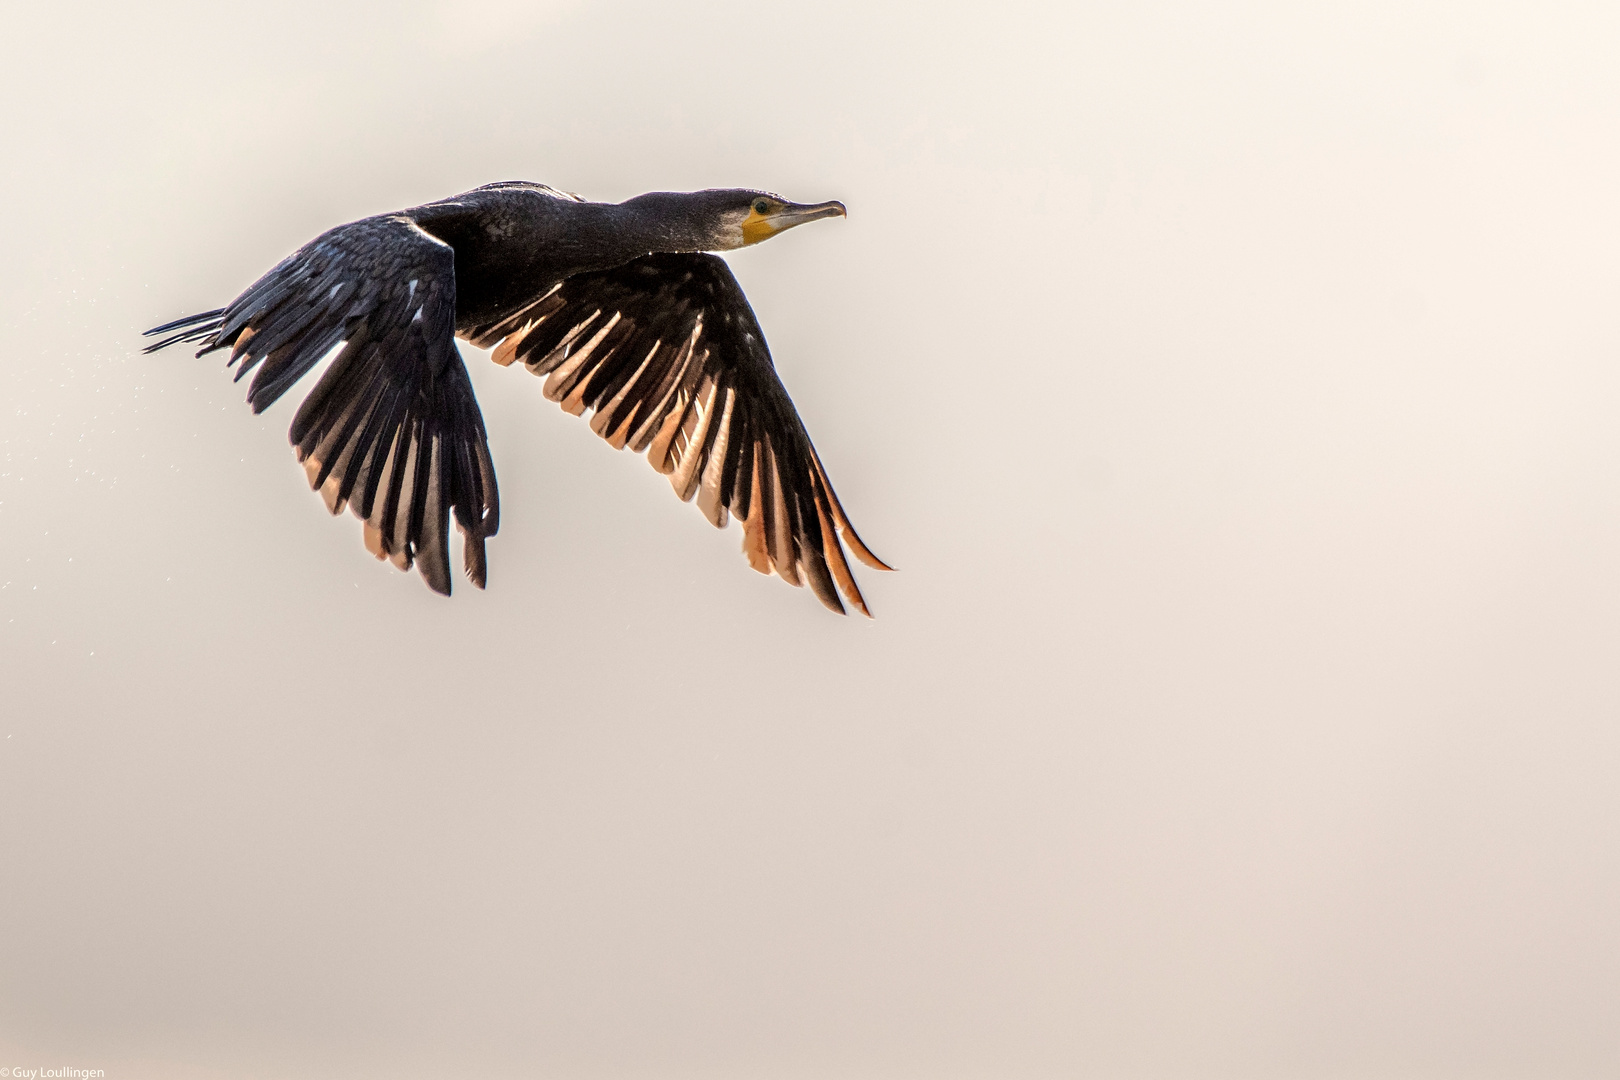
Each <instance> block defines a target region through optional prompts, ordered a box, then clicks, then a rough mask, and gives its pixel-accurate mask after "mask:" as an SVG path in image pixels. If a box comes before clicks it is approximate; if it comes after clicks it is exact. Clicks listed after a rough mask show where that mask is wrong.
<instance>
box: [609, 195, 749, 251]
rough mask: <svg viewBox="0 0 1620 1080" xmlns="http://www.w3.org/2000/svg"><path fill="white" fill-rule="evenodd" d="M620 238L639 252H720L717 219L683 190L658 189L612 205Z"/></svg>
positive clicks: (721, 246) (721, 245)
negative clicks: (715, 226)
mask: <svg viewBox="0 0 1620 1080" xmlns="http://www.w3.org/2000/svg"><path fill="white" fill-rule="evenodd" d="M611 211H612V213H613V216H614V220H615V224H616V225H617V229H616V230H615V231H616V232H617V236H618V239H619V240H620V241H622V242H623V243H624V244H626V245H628V247H629V248H633V249H634V254H635V255H645V254H647V253H648V252H651V251H657V252H668V253H671V254H673V253H677V252H692V251H718V250H721V249H722V248H723V247H724V246H725V245H724V244H723V243H722V242H721V241H720V240H719V239H718V238H717V237H715V236H714V235H713V222H712V220H711V218H710V215H708V214H707V213H705V212H703V209H702V207H700V206H698V205H697V204H696V203H694V202H693V201H692V200H691V199H690V198H688V197H687V196H686V195H685V194H684V193H682V192H672V191H656V192H651V193H649V194H646V195H637V196H636V197H635V198H633V199H626V200H625V201H624V202H622V203H617V204H612V205H611Z"/></svg>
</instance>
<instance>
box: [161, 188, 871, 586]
mask: <svg viewBox="0 0 1620 1080" xmlns="http://www.w3.org/2000/svg"><path fill="white" fill-rule="evenodd" d="M843 215H844V205H843V204H842V203H839V202H824V203H815V204H812V205H803V204H798V203H790V202H787V201H785V200H784V199H782V198H780V197H779V196H776V195H772V194H769V193H768V192H761V191H749V190H734V189H723V190H710V191H696V192H652V193H649V194H646V195H638V196H636V197H635V198H633V199H628V200H626V201H624V202H622V203H595V202H587V201H585V200H584V199H581V198H580V197H579V196H577V195H571V194H568V193H566V192H561V191H557V190H555V189H553V188H550V187H547V186H545V185H543V184H534V183H528V182H524V181H514V182H507V183H499V184H489V185H486V186H484V187H481V188H477V189H476V190H473V191H469V192H466V193H465V194H462V195H457V196H454V197H452V198H449V199H444V200H441V201H439V202H432V203H427V204H426V205H424V206H418V207H414V208H412V209H409V210H402V211H400V212H398V213H393V214H380V215H378V216H376V217H369V218H363V219H361V220H359V221H354V222H350V223H349V224H347V225H339V226H338V227H336V228H334V229H331V230H328V231H327V232H325V233H322V234H321V235H320V236H318V237H316V238H315V239H314V240H312V241H310V242H309V243H308V244H305V245H304V246H303V247H301V248H299V249H298V250H297V251H296V252H294V253H293V254H292V255H290V256H288V257H287V258H286V259H284V260H283V261H282V262H281V263H280V264H279V265H278V266H276V267H275V268H274V269H272V270H271V271H270V272H269V273H267V274H265V275H264V276H263V277H261V278H260V279H259V280H258V281H256V282H254V283H253V284H252V285H251V286H249V287H248V289H247V291H245V292H243V293H242V295H240V296H238V297H237V298H236V299H235V300H233V301H232V302H231V304H230V305H229V306H228V307H224V308H219V309H217V310H215V311H205V312H203V313H202V314H200V315H192V316H190V317H188V318H184V319H177V320H176V321H174V322H171V323H165V324H164V325H162V326H159V327H155V328H153V329H151V330H148V331H146V335H147V336H155V335H167V336H164V337H162V339H161V340H159V341H158V342H157V343H156V344H154V345H151V346H149V347H148V348H147V349H146V351H147V352H155V351H156V350H158V349H162V348H164V347H166V346H169V345H173V344H175V343H176V342H195V343H200V344H201V346H202V348H201V349H199V350H198V352H197V355H198V356H202V355H203V354H205V353H209V352H213V351H214V350H216V349H225V348H229V349H230V350H231V353H230V359H229V360H228V361H227V366H230V365H234V364H237V363H238V362H239V361H240V366H239V367H238V368H237V370H236V378H237V379H241V378H242V377H243V376H244V375H246V374H247V373H248V372H249V371H254V370H255V369H257V370H256V372H255V374H254V376H253V382H252V383H251V384H250V386H249V389H248V396H247V400H248V404H249V405H251V406H252V408H253V411H254V412H255V413H258V412H262V411H263V410H264V409H265V408H266V407H268V406H269V405H270V404H272V403H273V402H274V401H275V400H276V399H277V398H279V397H280V396H281V395H282V394H283V393H285V392H286V391H287V389H288V388H289V387H291V386H292V385H293V383H295V382H297V381H298V379H299V378H300V377H301V376H303V375H304V373H306V372H307V371H309V369H310V368H311V367H313V366H314V365H315V363H316V362H317V361H319V360H320V359H321V358H322V357H323V356H325V355H327V354H328V353H329V352H332V351H333V350H334V349H335V348H337V346H339V345H341V346H342V348H341V350H340V351H338V352H337V353H336V356H335V357H334V358H333V360H332V364H331V366H330V367H329V368H328V369H327V370H326V372H325V373H324V374H323V375H322V376H321V379H320V381H319V382H318V383H316V385H315V389H314V390H313V391H312V392H311V393H310V394H309V396H308V397H307V398H305V400H304V402H303V404H302V405H301V406H300V407H299V409H298V413H297V415H296V416H295V417H294V418H293V422H292V429H291V431H290V432H289V435H290V438H291V440H292V444H293V446H294V448H295V449H296V452H297V454H298V460H299V461H301V462H303V465H304V469H305V471H306V472H307V473H308V475H309V481H310V486H311V487H312V488H313V489H316V490H319V491H320V493H321V497H322V498H323V499H324V500H325V501H326V506H327V509H329V510H330V511H331V512H332V513H333V514H337V513H340V512H341V511H342V510H343V508H344V507H345V506H348V507H349V508H350V509H351V510H353V511H354V513H355V515H356V516H357V517H359V518H360V519H361V520H362V521H363V522H364V532H365V545H366V548H367V549H368V550H369V551H370V552H371V553H372V554H374V555H376V556H377V558H379V559H385V558H386V559H389V560H391V561H392V562H393V563H394V565H395V566H397V567H399V568H400V569H401V570H408V569H410V567H411V566H412V564H413V563H414V564H415V565H416V567H417V569H418V570H419V571H420V573H421V575H422V577H423V579H424V580H426V581H427V583H428V585H429V586H430V587H431V588H433V589H434V591H436V592H440V593H443V594H445V595H449V593H450V560H449V554H448V548H447V546H446V541H447V535H448V529H449V518H450V516H451V515H454V517H455V521H456V525H457V527H458V528H459V529H460V530H461V532H462V534H463V536H464V538H465V539H464V542H463V547H462V561H463V564H464V567H465V569H466V572H467V576H468V577H469V578H471V579H472V582H473V584H475V585H477V586H478V587H479V588H483V586H484V580H485V575H486V567H485V555H484V541H485V539H486V538H488V537H490V536H493V535H495V531H496V529H497V528H498V527H499V525H500V503H499V499H498V497H497V495H496V491H495V467H494V464H493V462H492V461H491V457H490V451H489V442H488V439H487V436H486V434H485V431H484V421H483V417H482V415H481V414H480V413H479V410H478V402H477V401H476V399H475V398H474V397H473V389H472V384H471V382H470V381H469V380H468V378H467V369H466V368H465V367H464V366H463V364H462V361H461V355H460V352H459V351H458V350H457V348H456V345H455V341H454V338H455V337H462V338H465V339H467V340H468V341H470V342H472V343H473V344H474V345H476V346H478V347H480V348H488V347H490V346H495V351H494V357H493V358H494V360H495V362H496V363H497V364H501V365H503V366H504V365H509V364H511V363H512V362H513V361H514V360H521V361H523V364H524V366H526V367H527V368H528V369H529V370H530V371H532V372H534V374H536V375H543V376H545V377H546V385H545V395H546V397H547V398H549V399H551V400H552V401H556V402H558V403H560V404H561V405H562V407H563V408H564V409H565V410H567V411H568V412H571V413H573V414H574V415H576V416H579V415H581V414H583V413H584V412H585V411H586V410H587V409H590V410H592V411H593V415H592V416H591V420H590V425H591V430H593V431H595V432H596V433H597V434H598V435H600V436H601V437H602V438H604V439H606V440H607V441H608V442H609V443H610V444H611V445H612V446H614V447H615V448H617V449H623V448H624V447H626V446H628V447H630V448H631V449H633V450H635V451H636V452H638V453H639V452H641V451H646V453H647V459H648V461H649V462H651V464H652V466H653V468H655V469H657V470H658V471H659V472H661V473H665V474H667V475H668V476H669V478H670V482H671V484H672V485H673V486H674V488H675V493H676V494H677V495H679V496H680V497H681V498H682V499H683V500H689V499H692V498H693V497H694V496H695V497H696V499H697V504H698V506H699V508H700V509H702V511H703V514H704V516H705V517H707V518H708V519H709V521H710V522H711V523H712V524H714V525H715V526H717V527H720V528H723V527H725V525H726V523H727V521H728V519H729V517H730V516H733V515H734V516H735V517H736V518H737V519H738V520H739V521H740V522H741V523H742V530H743V542H742V548H743V552H744V554H746V555H747V557H748V562H749V565H750V566H752V567H753V568H754V569H755V570H758V571H759V572H760V573H764V574H768V573H770V572H771V571H773V570H774V571H775V572H776V573H777V574H778V575H780V576H781V577H782V578H783V580H785V581H787V582H789V583H790V584H793V585H800V584H802V583H803V582H806V581H808V582H809V583H810V587H811V589H812V590H813V591H814V592H815V594H816V596H817V597H819V598H820V600H821V602H822V603H823V604H825V605H826V606H827V607H829V608H831V609H832V610H834V611H837V612H839V613H842V612H843V610H844V606H843V604H842V602H840V600H839V598H838V593H839V591H840V590H842V592H843V594H844V596H845V597H847V598H848V599H849V600H850V602H851V603H853V604H854V605H855V607H857V608H858V609H860V611H861V612H862V613H863V614H866V615H868V616H870V614H871V612H869V611H868V610H867V607H866V603H865V601H864V600H863V599H862V598H861V592H860V589H859V588H858V587H857V586H856V584H855V578H854V575H853V574H851V573H850V569H849V564H848V562H847V561H846V560H845V557H844V549H843V545H842V544H840V542H839V537H840V536H841V537H842V539H843V543H844V544H847V545H848V546H849V549H850V550H851V551H853V552H854V554H855V555H856V557H857V558H859V559H860V560H861V561H862V562H864V563H866V564H867V565H868V566H872V567H875V568H877V569H880V570H887V569H889V567H887V566H885V565H884V564H883V563H882V562H881V561H880V560H879V559H878V558H877V557H876V556H875V555H873V554H872V553H871V552H870V551H869V550H867V548H866V545H865V544H863V543H861V540H860V537H859V536H857V535H856V534H855V530H854V529H853V528H851V527H850V524H849V519H848V518H847V517H846V516H845V514H844V509H843V507H842V506H840V505H839V503H838V496H837V495H835V494H833V489H832V485H831V484H830V483H829V482H828V480H827V473H826V470H825V469H823V468H822V465H821V460H820V458H818V457H817V456H816V451H815V447H813V446H812V445H811V444H810V436H809V434H808V433H807V432H806V431H805V429H804V424H803V423H802V422H801V421H800V420H799V415H798V413H797V411H796V410H795V409H794V408H793V402H792V400H791V399H789V397H788V394H787V390H786V389H785V388H784V387H783V386H782V383H781V381H780V380H779V379H778V378H777V375H776V369H775V366H774V365H773V364H772V362H771V354H770V351H769V350H768V349H767V348H766V346H765V336H764V334H763V333H762V332H761V330H760V328H759V323H758V321H757V320H756V319H755V318H754V312H753V309H752V308H750V307H749V305H748V301H747V299H745V298H744V296H743V293H742V289H741V288H740V287H739V286H738V284H737V279H736V278H734V277H733V276H732V274H731V271H730V269H728V268H727V266H726V263H725V261H724V260H722V259H720V258H718V257H716V256H714V255H710V254H706V252H712V251H729V250H732V249H735V248H740V247H746V246H748V245H749V244H757V243H759V242H760V241H762V240H766V239H768V238H769V237H771V236H774V235H776V234H777V233H780V232H783V231H784V230H787V229H790V228H792V227H793V226H795V225H800V224H803V223H804V222H807V221H815V220H817V219H819V218H825V217H834V216H837V217H842V216H843ZM497 343H499V344H497Z"/></svg>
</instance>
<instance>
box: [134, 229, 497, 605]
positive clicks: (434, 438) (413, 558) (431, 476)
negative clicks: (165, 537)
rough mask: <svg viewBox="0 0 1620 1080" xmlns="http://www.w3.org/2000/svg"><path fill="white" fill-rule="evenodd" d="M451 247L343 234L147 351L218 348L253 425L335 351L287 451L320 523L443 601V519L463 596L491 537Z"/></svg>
mask: <svg viewBox="0 0 1620 1080" xmlns="http://www.w3.org/2000/svg"><path fill="white" fill-rule="evenodd" d="M455 319H456V276H455V255H454V252H453V251H452V250H451V248H450V247H449V246H448V245H447V244H445V243H443V242H442V241H440V240H437V239H435V238H434V237H432V236H429V235H428V234H427V233H425V232H423V231H422V230H421V229H419V228H418V227H417V226H416V225H415V224H414V223H413V222H411V221H410V220H409V219H407V218H404V217H399V216H387V217H376V218H367V219H365V220H363V221H357V222H353V223H352V224H349V225H341V226H339V227H338V228H336V229H333V230H331V231H330V232H327V233H325V234H324V235H322V236H320V237H318V238H316V239H315V240H313V241H311V242H310V243H309V244H307V245H305V246H304V247H303V248H302V249H300V250H299V251H298V252H296V253H295V254H293V255H292V256H290V257H289V258H287V259H286V260H284V261H283V262H282V263H281V265H279V266H277V267H276V268H275V269H274V270H271V271H270V272H269V273H268V274H266V275H265V276H264V277H262V278H260V279H259V280H258V281H257V282H255V283H254V284H253V285H252V286H251V287H250V288H249V289H248V290H247V291H246V292H244V293H243V294H242V295H241V296H239V297H237V298H236V300H235V301H234V302H233V303H232V304H231V306H230V307H228V308H223V309H221V310H219V311H210V312H206V313H204V314H202V315H194V316H191V317H190V318H187V319H181V320H179V321H177V322H173V323H169V324H167V325H165V326H160V327H157V328H156V329H154V330H149V331H147V334H148V335H149V336H150V335H155V334H164V333H167V334H169V336H168V337H166V338H164V339H162V340H160V341H159V342H158V343H157V344H155V345H152V346H151V347H150V348H148V349H147V350H146V351H147V352H153V351H155V350H157V349H161V348H163V347H164V346H167V345H172V344H174V343H175V342H179V341H187V342H199V343H201V344H202V346H203V348H202V349H201V350H200V351H199V352H198V354H197V355H199V356H201V355H202V354H203V353H207V352H212V351H214V350H215V349H223V348H227V347H229V348H230V349H231V358H230V361H229V362H230V363H231V364H235V363H236V362H237V361H241V366H240V367H239V368H238V369H237V372H236V377H237V378H238V379H240V378H242V376H244V375H246V374H247V373H248V372H249V371H253V370H254V369H255V368H257V369H258V370H257V371H256V372H255V374H254V376H253V382H252V385H251V386H250V388H249V390H248V402H249V404H251V405H252V407H253V411H254V412H255V413H257V412H262V411H263V410H264V409H265V408H266V407H268V406H269V405H270V404H271V403H273V402H274V401H275V400H276V399H277V398H279V397H280V396H281V395H282V394H283V393H285V392H286V391H287V389H288V388H289V387H290V386H292V384H293V383H295V382H296V381H298V379H299V378H300V377H301V376H302V375H303V374H304V373H305V372H307V371H309V369H310V368H311V367H313V366H314V365H315V363H316V361H318V360H320V359H321V357H323V356H325V355H326V354H327V353H328V352H329V351H330V350H331V349H332V348H333V347H334V346H336V345H337V344H339V343H340V342H341V343H343V349H342V351H341V352H339V353H338V354H337V356H336V358H335V359H334V360H333V361H332V365H331V367H329V368H328V369H327V371H326V373H325V374H324V375H322V376H321V380H320V382H318V383H317V384H316V385H315V389H314V390H313V391H312V392H311V393H310V395H309V397H307V398H306V399H305V400H304V403H303V405H302V406H300V407H299V410H298V414H297V416H296V417H294V418H293V423H292V430H291V432H290V436H291V439H292V443H293V446H294V447H295V448H296V450H297V453H298V460H299V461H301V462H303V463H304V469H305V471H306V472H308V474H309V480H310V486H311V487H312V488H315V489H318V490H319V491H320V493H321V497H322V498H323V499H325V500H326V505H327V508H328V509H329V510H331V511H332V513H334V514H336V513H338V512H340V511H341V510H342V509H343V507H344V506H346V505H347V506H348V507H350V508H351V509H352V510H353V511H354V513H355V515H356V516H357V517H359V518H360V519H361V520H362V521H364V522H365V541H366V547H367V548H368V549H369V550H370V551H371V552H372V554H374V555H376V556H377V557H378V558H379V559H381V558H388V559H391V560H392V561H393V563H394V565H396V566H398V567H399V568H400V569H401V570H407V569H409V568H410V567H411V564H412V563H413V562H414V563H415V564H416V566H417V569H418V570H419V571H420V572H421V574H422V577H423V578H424V579H426V581H427V583H428V585H429V586H431V587H432V588H433V589H434V590H435V591H437V592H441V593H445V594H448V593H449V592H450V559H449V554H448V551H447V548H446V540H447V533H448V529H449V515H450V514H451V513H452V512H453V513H454V515H455V519H456V524H457V526H458V527H459V528H460V530H461V532H462V533H463V534H464V536H465V538H466V539H465V544H464V547H463V556H462V558H463V564H464V566H465V568H466V571H467V575H468V576H469V577H470V578H472V581H473V584H475V585H477V586H478V587H479V588H483V585H484V579H485V576H486V565H485V556H484V540H485V538H486V537H489V536H493V535H494V534H495V530H496V529H497V528H498V527H499V525H500V509H499V505H500V504H499V498H498V496H497V493H496V489H495V468H494V465H493V464H492V463H491V460H490V455H489V442H488V438H487V436H486V435H485V433H484V420H483V417H482V415H480V413H479V411H478V402H477V401H476V400H475V399H474V397H473V390H472V383H471V382H470V381H469V380H468V378H467V369H466V367H465V366H464V365H463V364H462V362H461V357H460V354H459V353H458V352H457V351H456V345H455V336H454V335H455Z"/></svg>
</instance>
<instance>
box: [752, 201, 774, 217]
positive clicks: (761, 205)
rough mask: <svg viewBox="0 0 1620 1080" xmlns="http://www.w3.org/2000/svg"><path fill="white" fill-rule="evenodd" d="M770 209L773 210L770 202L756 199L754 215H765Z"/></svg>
mask: <svg viewBox="0 0 1620 1080" xmlns="http://www.w3.org/2000/svg"><path fill="white" fill-rule="evenodd" d="M770 208H771V204H770V203H769V202H767V201H765V200H764V199H755V200H754V213H756V214H763V213H766V212H767V211H769V210H770Z"/></svg>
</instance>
